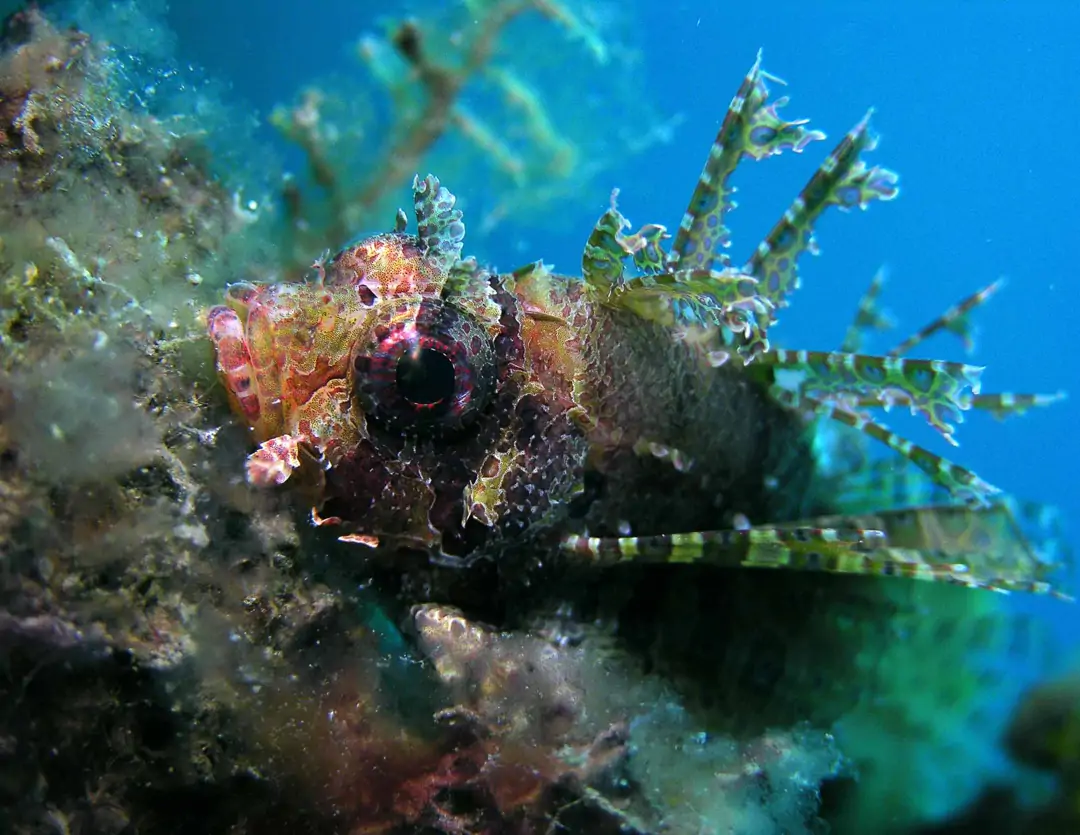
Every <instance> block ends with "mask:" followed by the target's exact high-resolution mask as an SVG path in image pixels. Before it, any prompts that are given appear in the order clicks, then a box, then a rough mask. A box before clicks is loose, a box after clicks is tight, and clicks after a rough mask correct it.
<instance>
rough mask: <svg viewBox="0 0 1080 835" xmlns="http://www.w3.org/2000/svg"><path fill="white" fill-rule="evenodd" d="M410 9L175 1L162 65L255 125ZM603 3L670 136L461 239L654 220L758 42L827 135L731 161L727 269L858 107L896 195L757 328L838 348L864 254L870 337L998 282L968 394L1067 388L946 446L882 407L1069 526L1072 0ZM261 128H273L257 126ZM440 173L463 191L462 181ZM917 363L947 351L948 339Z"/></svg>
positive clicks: (552, 256) (569, 238)
mask: <svg viewBox="0 0 1080 835" xmlns="http://www.w3.org/2000/svg"><path fill="white" fill-rule="evenodd" d="M407 9H408V6H407V5H406V4H400V3H387V4H383V3H357V2H349V0H332V1H331V0H315V2H311V3H308V4H303V5H301V4H296V3H292V2H285V0H274V2H261V3H253V2H247V3H243V2H237V0H234V1H233V2H226V3H222V2H213V1H212V0H187V2H184V3H175V4H173V6H172V7H171V8H170V9H169V10H168V12H167V15H166V20H167V24H168V27H169V28H170V29H171V30H172V31H173V33H174V34H175V38H176V41H175V50H176V54H177V57H178V59H179V60H180V61H181V62H183V63H191V64H194V65H197V66H199V67H202V68H204V69H205V70H206V71H207V73H209V74H210V75H211V76H215V77H217V78H219V79H222V80H224V81H226V82H228V84H229V85H230V88H231V89H230V93H229V96H230V98H231V99H232V100H233V101H234V102H236V103H238V105H239V106H242V107H245V108H248V109H250V111H251V112H252V113H253V114H254V115H256V116H259V117H265V116H266V115H267V114H268V113H269V111H270V110H271V108H272V107H273V106H274V105H276V104H280V103H289V102H291V101H294V100H295V97H296V95H297V93H298V91H299V90H300V89H302V88H303V87H304V86H305V85H306V84H308V83H311V82H312V81H313V80H315V79H318V78H323V77H325V76H327V75H328V74H331V73H333V72H342V73H360V72H362V69H361V67H360V65H359V63H358V62H357V60H356V57H355V52H354V47H355V43H356V40H357V38H358V37H359V36H360V35H361V34H363V33H365V32H368V31H372V30H374V29H376V28H377V21H378V19H379V17H380V16H381V15H393V16H400V15H401V14H402V13H403V11H405V10H407ZM610 9H611V12H612V13H614V14H620V15H630V16H633V17H635V18H636V19H637V20H638V22H639V23H638V29H637V31H638V32H639V42H638V46H639V47H640V48H641V49H642V50H643V58H644V61H645V62H646V68H647V72H646V73H645V78H646V85H647V86H646V89H644V90H642V94H643V95H645V96H648V97H651V98H652V99H653V100H655V101H656V102H658V103H659V104H660V105H661V110H662V112H663V113H664V114H665V115H668V116H670V115H674V114H676V113H679V114H682V116H683V121H682V122H681V123H680V124H679V126H678V128H677V129H676V131H675V133H674V136H673V139H672V141H671V142H670V143H669V144H667V145H661V146H656V147H654V148H652V149H651V150H650V151H648V152H647V153H646V154H644V155H643V156H639V157H635V158H632V159H630V160H629V161H627V162H626V163H625V164H624V165H622V166H621V167H617V168H615V169H613V170H612V171H610V173H609V174H608V175H606V176H607V181H602V182H600V183H592V184H589V186H588V189H587V190H583V191H582V192H581V193H579V194H578V195H577V199H576V200H575V201H573V203H572V204H568V205H565V206H560V207H559V211H560V212H561V213H564V214H566V215H567V216H569V217H571V218H577V221H576V222H575V223H573V224H571V227H572V228H575V229H576V231H575V232H573V233H572V234H571V233H564V234H545V233H542V232H541V233H536V234H533V235H531V236H529V235H522V236H519V237H517V238H515V239H512V240H511V239H506V240H502V241H499V245H498V246H495V247H492V246H489V247H488V248H486V249H485V250H484V251H482V252H478V253H477V254H478V255H480V256H481V257H483V258H485V259H489V260H491V261H493V262H495V263H496V264H498V265H499V266H503V267H508V266H513V265H517V264H519V263H523V262H525V261H528V260H535V259H537V258H543V259H545V260H546V261H547V262H549V263H554V264H555V265H556V266H557V267H559V268H561V269H562V270H565V271H573V270H575V269H576V268H577V265H578V264H579V263H580V252H581V246H582V243H583V241H584V239H585V237H586V236H587V234H588V232H589V229H590V228H591V225H592V223H593V222H594V221H595V219H596V217H597V216H598V215H599V213H600V212H602V211H603V209H604V208H606V205H607V201H608V194H609V191H610V189H611V188H612V187H615V186H618V187H620V188H621V189H622V196H621V204H620V205H621V208H622V209H623V210H624V212H625V213H626V214H627V215H628V216H629V217H630V218H631V220H633V221H634V222H635V223H637V224H640V223H644V222H650V221H652V222H660V223H664V224H666V225H667V226H669V228H670V227H674V226H675V225H676V224H677V223H678V221H679V219H680V218H681V216H682V212H683V210H684V208H685V206H686V202H687V200H688V197H689V194H690V191H691V190H692V188H693V184H694V182H695V181H696V178H697V175H698V173H699V171H700V169H701V165H702V162H703V160H704V157H705V154H706V152H707V149H708V147H709V144H710V142H711V141H712V139H713V137H714V135H715V133H716V129H717V127H718V125H719V121H720V119H721V118H722V117H723V115H724V111H725V108H726V107H727V104H728V102H729V100H730V98H731V95H732V94H733V92H734V90H735V89H736V87H737V86H738V83H739V81H740V79H741V78H742V77H743V75H744V73H745V72H746V71H747V69H748V68H749V66H750V65H751V63H752V62H753V60H754V57H755V54H756V52H757V50H758V48H759V47H761V48H763V49H764V55H765V62H764V65H765V67H766V68H767V69H768V70H769V71H770V72H771V73H774V74H776V75H778V76H780V77H782V78H784V79H787V80H788V81H789V82H790V88H789V89H788V91H787V92H789V93H790V94H791V95H792V99H793V100H792V104H791V105H790V106H789V107H788V109H787V110H786V111H785V115H786V116H787V117H788V118H795V117H801V116H809V117H812V125H813V126H814V127H816V128H819V129H821V130H824V131H826V133H828V135H829V140H828V141H827V142H822V143H814V144H812V145H811V146H810V147H809V148H808V149H807V151H806V152H805V153H804V154H803V155H802V156H801V157H800V156H795V155H791V154H786V155H784V156H783V157H781V158H779V159H775V160H769V161H767V162H766V163H765V164H762V165H758V166H753V167H752V168H750V169H749V170H743V171H741V172H740V173H739V174H738V175H737V176H738V179H737V183H738V185H739V186H740V195H739V197H740V208H739V210H738V211H737V212H736V213H734V215H733V217H732V220H731V225H732V227H733V230H734V239H735V245H734V247H733V254H734V256H735V258H736V260H737V261H741V259H742V258H744V257H746V256H747V255H748V254H749V253H750V252H751V251H752V248H753V246H754V245H755V244H756V243H757V241H758V240H760V238H761V237H762V236H763V235H764V234H765V233H766V232H767V231H768V229H769V228H770V226H771V225H772V223H773V222H774V221H775V220H776V218H777V217H778V216H779V214H780V213H781V212H782V211H783V210H784V208H786V206H787V205H788V203H789V202H790V200H791V198H792V197H793V196H794V194H795V192H796V190H797V189H798V188H799V187H801V185H802V184H803V183H804V182H805V181H806V179H807V178H808V177H809V176H810V174H811V173H812V172H813V170H814V168H815V167H816V166H817V165H818V164H819V163H820V161H821V159H822V158H823V157H824V155H825V154H826V153H827V152H828V150H829V149H830V148H831V147H832V145H833V143H835V142H836V141H838V140H839V139H840V137H841V136H842V135H843V132H844V131H846V130H847V129H849V128H850V127H851V126H852V125H853V124H854V123H855V122H856V121H857V120H858V119H859V118H860V117H861V116H862V115H863V114H864V113H865V111H866V109H867V108H868V107H870V106H873V107H875V108H876V112H875V115H874V120H873V124H874V126H875V128H876V130H877V131H878V132H879V133H880V135H881V137H882V143H881V146H880V147H879V149H878V150H877V151H876V152H875V153H873V154H872V155H870V157H869V159H868V161H869V162H871V163H880V164H882V165H886V166H887V167H889V168H892V169H894V170H896V171H898V172H899V173H900V174H901V186H902V194H901V197H900V199H898V200H896V201H893V202H891V203H888V204H875V205H873V206H871V208H870V210H869V211H867V212H865V213H864V212H856V213H855V214H854V215H849V216H844V215H841V214H840V213H839V212H834V213H832V214H830V215H828V216H826V217H825V218H824V220H823V221H822V222H821V224H820V226H819V230H818V232H819V234H818V237H819V242H820V244H821V247H822V255H821V256H820V257H818V258H809V259H806V261H804V264H803V268H802V275H803V280H804V286H803V289H802V290H801V291H800V292H799V293H798V294H797V295H796V296H795V297H794V299H793V305H792V307H791V308H790V309H789V310H788V311H786V312H785V314H784V316H783V318H782V324H781V325H780V326H779V327H778V328H777V330H776V331H775V332H774V335H775V338H776V339H777V340H778V341H780V342H781V343H782V344H784V345H785V346H787V347H806V348H820V349H832V348H835V347H837V346H838V345H839V343H840V341H841V339H842V338H843V335H844V332H845V329H846V327H847V325H848V323H849V322H850V320H851V317H852V315H853V313H854V310H855V306H856V304H857V301H858V299H859V297H860V295H861V293H862V292H863V290H864V288H865V287H866V284H867V282H868V281H869V279H870V277H871V276H872V275H873V274H874V272H875V270H877V269H878V267H879V266H882V265H887V266H888V268H889V271H890V279H889V282H888V284H887V285H886V289H885V294H884V296H883V303H884V305H885V306H886V307H887V309H888V310H889V311H890V312H891V313H892V314H894V315H895V317H896V319H897V320H898V321H899V323H900V327H899V328H898V329H897V330H896V331H894V332H893V334H892V335H891V336H888V335H887V336H885V337H883V338H881V339H880V341H878V342H876V343H875V344H874V345H873V346H872V347H874V348H876V349H877V350H882V351H883V350H886V349H888V348H889V347H891V345H892V344H894V342H895V341H898V340H899V339H900V338H903V337H904V336H907V335H908V333H911V332H913V331H914V330H915V329H917V328H918V327H920V326H922V325H923V324H925V323H926V322H927V321H929V319H930V318H932V317H933V316H934V315H936V314H937V313H939V312H941V311H943V310H944V309H945V308H947V307H948V306H950V305H952V304H953V303H955V302H957V301H959V300H960V299H962V298H963V297H965V296H967V295H968V294H969V293H971V292H972V291H974V290H976V289H978V288H980V287H982V286H984V285H986V284H988V283H990V282H991V281H993V280H994V279H996V278H999V277H1002V276H1004V277H1006V279H1007V281H1008V283H1007V286H1006V288H1005V289H1004V291H1002V292H1001V293H999V294H998V296H997V297H996V298H995V299H993V300H992V301H991V302H990V303H989V304H988V305H987V306H986V307H984V308H983V309H981V310H980V311H979V312H978V313H977V322H978V324H979V332H980V337H979V341H978V345H977V351H976V353H975V354H974V356H973V357H971V358H970V359H969V361H971V362H974V363H976V364H979V365H986V366H987V371H986V373H985V375H984V391H986V392H993V391H997V390H1013V391H1019V392H1032V391H1034V392H1054V391H1057V390H1059V389H1062V388H1064V389H1066V390H1070V393H1071V395H1072V398H1071V399H1070V400H1069V401H1067V402H1065V403H1063V404H1057V405H1055V406H1053V407H1051V408H1048V409H1040V410H1035V411H1033V412H1030V413H1029V414H1027V415H1026V416H1024V417H1021V418H1014V419H1011V420H1007V421H1004V422H999V421H997V420H995V419H994V418H992V417H991V416H989V415H987V414H979V413H969V414H968V417H967V420H966V422H965V423H964V425H963V426H962V427H961V429H960V432H959V434H958V438H959V440H960V442H961V447H960V448H959V449H958V450H951V449H950V448H949V447H948V446H947V445H946V444H945V443H944V442H943V441H942V440H941V439H940V438H939V437H937V436H936V435H935V434H934V433H933V432H932V431H930V430H927V429H926V428H925V427H923V426H921V425H920V424H919V422H918V421H916V420H908V419H906V418H905V416H903V415H898V414H896V413H894V414H893V415H891V416H889V417H888V419H887V420H888V423H889V424H890V425H891V426H893V427H894V428H897V429H900V430H903V431H904V433H905V434H907V435H909V436H910V437H912V438H913V439H914V440H916V441H919V442H921V443H925V444H926V445H928V446H929V447H930V448H931V449H933V450H935V451H938V452H941V453H944V454H948V455H951V456H953V457H954V460H956V461H957V462H958V463H961V464H964V465H968V466H971V467H972V468H974V469H975V470H976V471H977V472H978V473H979V474H980V475H981V476H983V477H984V478H985V479H987V480H988V481H990V482H991V483H993V484H997V485H1000V486H1002V487H1004V488H1005V489H1006V490H1008V491H1009V492H1011V493H1014V494H1015V495H1018V496H1020V497H1023V498H1027V499H1033V500H1038V501H1042V502H1047V503H1050V504H1054V505H1056V506H1058V507H1060V508H1061V510H1062V512H1063V515H1064V517H1065V519H1066V523H1067V526H1068V528H1069V530H1070V532H1071V534H1072V537H1071V538H1072V539H1073V540H1074V541H1075V538H1076V535H1077V529H1078V526H1077V524H1076V520H1077V518H1078V517H1080V513H1078V511H1080V491H1078V489H1077V484H1076V479H1077V474H1078V472H1080V436H1078V432H1077V429H1076V428H1077V426H1078V424H1080V421H1078V417H1080V411H1078V410H1080V338H1078V336H1077V334H1078V333H1080V274H1078V272H1080V270H1078V267H1077V246H1076V245H1077V243H1078V242H1080V200H1078V195H1080V166H1078V164H1077V162H1076V160H1075V158H1074V156H1073V155H1074V153H1075V147H1076V138H1077V137H1078V136H1080V108H1078V107H1077V103H1078V102H1080V50H1077V49H1076V46H1075V43H1077V42H1080V4H1076V3H1066V2H1062V1H1061V0H1041V2H1040V0H1025V2H1017V1H1016V0H1012V2H1003V0H983V2H977V3H976V2H930V0H921V2H905V3H903V4H898V3H893V4H881V3H873V2H854V0H848V2H839V0H833V2H819V3H797V2H786V1H785V2H772V3H767V4H765V3H753V4H750V3H746V4H736V3H706V2H697V3H693V2H665V3H650V2H642V0H638V2H627V3H621V4H617V5H615V4H612V5H611V6H610ZM149 34H150V33H148V36H149ZM586 66H587V63H586V62H583V63H582V67H586ZM572 83H574V84H579V85H581V86H582V89H583V91H588V92H592V93H599V94H602V93H603V91H604V89H605V85H606V84H608V83H610V82H609V81H608V80H607V79H604V78H602V77H599V76H595V77H593V76H589V75H583V76H582V77H581V78H579V79H574V80H573V82H572ZM572 115H573V114H558V115H557V118H556V124H557V121H558V116H562V117H563V118H572ZM640 127H641V129H642V130H643V131H644V130H645V129H646V128H647V127H648V126H647V125H642V126H640ZM595 130H596V131H597V132H602V133H603V132H612V131H613V130H614V126H612V125H607V124H597V125H596V126H595ZM258 135H259V136H260V137H261V138H263V139H266V140H267V141H272V140H273V138H274V137H273V133H272V131H270V130H269V129H268V128H263V129H260V131H259V132H258ZM282 153H285V154H286V155H287V153H288V152H287V151H286V150H285V149H282ZM286 159H287V160H288V157H287V156H286ZM293 162H295V163H297V164H298V163H299V162H300V161H299V160H293ZM421 173H424V172H421ZM435 173H438V172H435ZM403 186H404V184H403ZM453 188H454V190H455V191H458V192H459V193H460V192H466V191H467V190H468V188H469V184H468V183H454V184H453ZM405 199H406V194H405V192H404V190H403V192H402V202H403V203H404V201H405ZM542 225H543V224H542V223H540V224H539V226H542ZM916 355H919V356H936V357H943V358H949V359H965V357H964V355H963V351H962V348H961V346H960V344H959V342H958V341H957V340H955V339H954V338H952V337H951V336H949V335H943V336H938V337H936V338H935V339H934V340H933V341H932V342H931V343H930V344H929V345H927V346H923V348H921V349H920V350H919V351H917V352H916ZM1015 605H1017V606H1018V607H1027V608H1036V609H1037V610H1039V611H1040V612H1042V613H1044V614H1045V615H1046V616H1047V617H1048V618H1049V619H1050V620H1051V621H1052V622H1053V623H1054V624H1055V626H1056V627H1057V628H1058V629H1059V630H1060V632H1061V633H1062V635H1063V636H1066V637H1068V636H1069V634H1070V631H1071V630H1075V629H1076V627H1077V626H1078V624H1080V612H1078V610H1077V609H1076V608H1075V607H1068V606H1064V605H1060V604H1057V603H1047V602H1045V601H1038V602H1032V601H1030V600H1023V599H1020V598H1018V599H1017V600H1016V603H1015Z"/></svg>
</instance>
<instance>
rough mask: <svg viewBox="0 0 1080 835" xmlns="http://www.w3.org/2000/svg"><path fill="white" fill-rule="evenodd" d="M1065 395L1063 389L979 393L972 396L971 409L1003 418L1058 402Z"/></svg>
mask: <svg viewBox="0 0 1080 835" xmlns="http://www.w3.org/2000/svg"><path fill="white" fill-rule="evenodd" d="M1066 397H1067V395H1066V393H1065V392H1064V391H1056V392H1054V393H1053V394H1014V393H1012V392H1002V393H1001V394H979V395H976V396H975V397H974V398H972V401H971V406H972V408H973V409H982V410H983V411H986V412H990V414H992V415H993V416H994V417H996V418H998V419H999V420H1004V419H1005V418H1007V417H1012V416H1014V415H1022V414H1024V413H1026V412H1027V411H1028V409H1033V408H1038V407H1041V406H1050V405H1052V404H1054V403H1059V402H1060V401H1062V400H1064V399H1065V398H1066Z"/></svg>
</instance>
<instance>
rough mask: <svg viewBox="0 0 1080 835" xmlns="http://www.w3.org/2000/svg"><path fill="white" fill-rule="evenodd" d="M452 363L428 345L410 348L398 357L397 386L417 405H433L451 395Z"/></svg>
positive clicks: (402, 393) (453, 374)
mask: <svg viewBox="0 0 1080 835" xmlns="http://www.w3.org/2000/svg"><path fill="white" fill-rule="evenodd" d="M455 376H456V375H455V373H454V364H453V363H452V362H451V361H450V359H449V357H447V356H446V355H445V354H441V353H439V352H438V351H433V350H432V349H431V348H421V349H420V350H419V351H410V352H409V353H407V354H405V355H404V356H403V357H401V359H399V360H398V364H397V387H398V391H399V392H400V393H401V396H402V397H404V398H405V399H406V400H408V401H409V402H410V403H414V404H416V405H417V406H435V405H437V404H439V403H442V402H443V401H444V400H449V399H450V398H452V397H453V396H454V388H455V385H454V377H455Z"/></svg>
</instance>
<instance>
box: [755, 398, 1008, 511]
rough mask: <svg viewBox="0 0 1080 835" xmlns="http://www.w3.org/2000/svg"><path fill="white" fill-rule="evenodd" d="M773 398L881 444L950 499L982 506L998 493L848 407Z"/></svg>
mask: <svg viewBox="0 0 1080 835" xmlns="http://www.w3.org/2000/svg"><path fill="white" fill-rule="evenodd" d="M772 395H773V397H775V398H776V399H777V400H778V401H780V402H781V403H783V404H785V405H787V406H790V407H792V408H803V409H806V410H808V411H810V412H812V413H814V414H817V415H820V416H821V417H827V418H831V419H833V420H836V421H839V422H840V423H843V424H845V425H847V426H850V427H851V428H852V429H856V430H858V431H859V432H862V433H863V434H865V435H867V436H869V437H871V438H873V439H874V440H876V441H880V442H881V443H883V444H884V445H885V446H887V447H889V449H891V450H894V451H895V452H898V453H899V454H900V455H902V456H903V457H904V458H906V459H907V460H908V461H910V462H911V463H912V464H914V465H915V466H916V467H918V468H919V469H920V470H922V471H923V472H924V473H926V474H927V475H928V476H930V478H932V479H933V480H934V481H935V482H936V483H937V484H940V485H941V486H942V487H944V488H945V489H946V490H948V491H949V492H950V493H951V494H952V495H953V496H955V497H956V498H959V499H961V500H962V501H964V502H966V503H968V504H971V505H973V506H977V507H981V506H983V505H986V504H988V503H989V501H990V499H991V498H992V497H993V496H995V495H997V494H998V493H1000V492H1001V490H1000V489H998V488H997V487H995V486H994V485H992V484H989V483H988V482H986V481H983V479H981V478H979V476H977V475H976V474H975V473H973V472H972V471H971V470H968V469H965V468H964V467H961V466H959V465H958V464H954V463H953V462H952V461H949V460H948V459H946V458H942V457H941V456H940V455H936V454H935V453H933V452H930V451H929V450H928V449H925V448H924V447H921V446H919V445H918V444H915V443H913V442H911V441H909V440H907V439H905V438H902V437H901V436H899V435H897V434H896V433H895V432H893V431H891V430H890V429H888V428H886V427H885V426H883V425H882V424H880V423H876V422H874V421H872V420H870V418H869V417H867V416H866V415H863V414H860V413H858V412H854V411H852V410H851V408H849V407H847V406H841V405H839V404H835V403H830V402H827V401H825V400H819V399H818V398H815V397H810V396H808V395H805V394H802V395H796V394H795V393H794V392H791V391H788V390H786V389H781V388H779V387H777V386H774V387H773V388H772Z"/></svg>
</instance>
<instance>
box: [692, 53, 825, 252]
mask: <svg viewBox="0 0 1080 835" xmlns="http://www.w3.org/2000/svg"><path fill="white" fill-rule="evenodd" d="M766 80H773V81H779V79H776V78H772V77H770V76H769V75H768V74H767V73H765V71H764V70H762V69H761V54H760V53H759V54H758V58H757V61H755V62H754V66H753V67H751V68H750V72H749V73H747V74H746V77H745V78H744V79H743V82H742V84H741V85H740V86H739V89H738V92H736V93H735V97H734V98H733V99H732V100H731V104H730V105H729V106H728V110H727V113H726V114H725V116H724V120H723V122H722V123H721V125H720V131H719V133H717V135H716V140H715V141H714V142H713V145H712V148H710V150H709V157H708V159H707V160H706V162H705V167H704V169H703V170H702V172H701V176H700V177H699V178H698V182H697V186H696V187H695V188H694V194H693V196H692V197H691V198H690V205H689V207H688V208H687V210H686V213H685V214H684V215H683V219H682V222H681V223H680V224H679V231H678V233H677V234H676V236H675V243H674V245H673V247H672V254H671V266H672V267H673V268H674V267H679V268H682V269H704V270H707V269H711V268H712V267H713V265H714V264H715V263H716V262H719V264H720V266H722V267H726V266H728V264H729V260H728V257H727V255H726V254H725V253H724V250H725V249H726V248H727V247H728V246H729V245H730V243H731V238H730V232H729V230H728V229H727V227H726V226H725V225H724V217H725V215H726V214H727V213H728V212H729V211H730V210H731V209H733V208H735V202H734V201H733V200H732V195H733V194H734V192H735V189H734V188H733V187H731V186H729V184H728V181H729V180H730V178H731V175H732V172H734V171H735V169H736V167H737V166H738V164H739V163H740V162H741V161H742V160H743V159H745V158H750V159H754V160H762V159H766V158H767V157H770V156H773V155H774V154H778V153H780V152H781V151H784V150H793V151H796V152H800V151H802V150H803V148H805V147H806V146H807V145H809V144H810V143H811V142H813V141H814V140H816V139H824V138H825V134H823V133H822V132H821V131H817V130H808V129H806V128H805V127H804V125H805V124H806V123H807V121H808V120H806V119H798V120H795V121H792V122H789V121H786V120H785V119H782V118H780V116H779V114H778V112H777V111H778V110H779V108H781V107H783V106H784V105H785V104H787V98H781V99H778V100H777V101H776V102H774V103H773V104H771V105H770V104H767V102H768V98H769V89H768V87H767V86H766V83H765V82H766ZM780 83H783V82H780Z"/></svg>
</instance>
